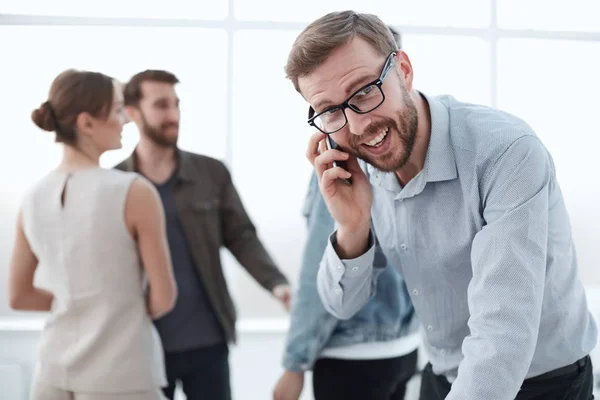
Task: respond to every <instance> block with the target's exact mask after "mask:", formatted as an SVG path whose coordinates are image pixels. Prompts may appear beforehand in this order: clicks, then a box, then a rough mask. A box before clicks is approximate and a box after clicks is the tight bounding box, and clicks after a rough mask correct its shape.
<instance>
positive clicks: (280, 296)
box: [271, 285, 292, 311]
mask: <svg viewBox="0 0 600 400" xmlns="http://www.w3.org/2000/svg"><path fill="white" fill-rule="evenodd" d="M271 293H272V294H273V296H275V298H276V299H277V300H279V301H280V302H281V304H282V305H283V307H284V308H285V309H286V310H287V311H290V307H291V305H292V291H291V289H290V286H289V285H277V286H275V287H274V288H273V290H272V291H271Z"/></svg>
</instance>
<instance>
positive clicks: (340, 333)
mask: <svg viewBox="0 0 600 400" xmlns="http://www.w3.org/2000/svg"><path fill="white" fill-rule="evenodd" d="M390 31H391V32H392V35H393V36H394V40H395V42H396V44H397V48H400V47H401V38H400V34H399V33H398V32H396V31H395V30H393V28H391V27H390ZM303 214H304V216H305V217H306V229H307V241H306V245H305V247H304V251H303V256H302V268H301V270H300V277H299V280H298V289H297V291H296V293H295V295H294V302H293V304H292V309H291V310H290V328H289V330H288V334H287V340H286V346H285V350H284V356H283V367H284V368H285V372H284V373H283V374H282V376H281V378H280V379H279V381H278V382H277V385H276V387H275V390H274V395H273V398H274V400H298V399H299V397H300V394H301V392H302V389H303V387H304V375H305V372H306V371H308V370H312V388H313V393H314V398H315V400H336V399H343V400H364V399H369V400H403V399H404V398H405V393H406V389H407V383H408V381H409V380H410V379H411V378H412V376H413V375H414V373H415V371H416V368H417V347H418V346H419V344H420V337H419V334H418V321H417V318H416V316H415V312H414V308H413V306H412V304H411V301H410V295H409V293H408V291H407V290H406V285H405V283H404V280H403V279H402V277H401V276H400V274H399V273H398V271H397V269H396V268H395V267H394V266H393V265H387V266H386V268H385V271H384V272H383V274H382V279H379V280H378V281H377V287H376V294H375V295H374V296H373V298H372V299H371V300H370V301H369V302H368V303H367V304H366V305H365V306H364V307H363V308H362V309H361V310H360V311H359V312H357V313H356V314H355V315H354V316H352V318H349V319H347V320H340V319H338V318H336V317H334V316H333V315H331V314H329V313H328V312H327V310H325V308H324V307H323V305H322V304H321V300H320V299H319V295H318V293H317V282H316V281H317V271H318V270H319V263H320V262H321V259H322V258H323V252H324V251H325V248H326V247H327V242H328V238H329V235H330V234H331V232H333V230H334V220H333V218H332V217H331V215H330V214H329V211H328V210H327V206H326V204H325V201H324V200H323V196H321V193H320V192H319V183H318V180H317V176H316V175H315V174H314V173H313V175H312V176H311V179H310V183H309V186H308V190H307V194H306V198H305V201H304V209H303Z"/></svg>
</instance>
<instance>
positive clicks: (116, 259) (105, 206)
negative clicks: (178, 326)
mask: <svg viewBox="0 0 600 400" xmlns="http://www.w3.org/2000/svg"><path fill="white" fill-rule="evenodd" d="M122 103H123V99H122V93H121V90H120V89H119V87H118V86H117V83H116V82H115V81H114V80H113V79H112V78H110V77H108V76H106V75H104V74H101V73H98V72H89V71H77V70H67V71H64V72H62V73H61V74H59V75H58V76H57V77H56V79H55V80H54V82H53V83H52V86H51V88H50V93H49V96H48V99H47V100H46V101H44V102H43V103H42V104H41V105H40V107H39V108H37V109H35V110H34V111H33V112H32V114H31V119H32V120H33V122H34V123H35V124H36V125H37V126H38V127H40V128H41V129H43V130H46V131H50V132H54V134H55V135H56V141H57V142H59V143H62V144H63V145H64V153H63V158H62V161H61V162H60V164H59V165H58V166H57V168H56V169H54V170H52V171H50V172H49V173H48V174H47V175H46V176H45V177H43V178H42V179H41V180H40V181H39V182H37V183H36V184H35V185H33V187H32V188H31V189H30V190H29V192H28V193H27V195H26V196H25V198H24V201H23V203H22V205H21V209H20V211H19V215H18V217H17V230H16V238H15V243H14V248H13V253H12V259H11V263H10V270H9V287H8V296H9V303H10V306H11V307H12V308H13V309H15V310H30V311H50V315H49V317H48V319H47V321H46V324H45V327H44V329H43V332H42V334H41V339H40V345H39V353H38V362H37V366H36V371H35V377H34V380H33V387H32V390H31V399H33V400H63V399H64V400H67V399H71V400H125V399H127V400H155V399H156V400H159V399H163V396H162V392H161V390H160V388H161V387H162V386H165V385H166V379H165V376H164V366H163V351H162V347H161V344H160V340H159V337H158V335H157V333H156V331H155V328H154V326H153V324H152V320H151V319H156V318H158V317H160V316H162V315H164V314H165V313H167V312H168V311H170V310H171V308H172V307H173V305H174V304H175V299H176V287H175V283H174V279H173V273H172V266H171V261H170V255H169V249H168V245H167V241H166V234H165V227H164V224H165V222H164V215H163V209H162V205H161V203H160V198H159V196H158V194H157V192H156V190H155V189H154V186H153V185H151V184H150V183H149V182H148V181H147V180H146V179H144V178H143V177H141V176H140V175H138V174H136V173H131V172H122V171H117V170H113V169H103V168H101V167H100V165H99V159H100V156H101V155H102V154H103V153H104V152H106V151H108V150H113V149H118V148H120V147H121V132H122V129H123V124H124V123H125V122H126V117H125V114H124V111H123V104H122ZM38 269H39V270H44V276H45V277H47V282H46V285H45V288H44V289H42V288H40V287H36V286H34V274H35V272H36V270H38ZM144 275H145V277H146V278H147V282H148V286H147V288H145V285H144Z"/></svg>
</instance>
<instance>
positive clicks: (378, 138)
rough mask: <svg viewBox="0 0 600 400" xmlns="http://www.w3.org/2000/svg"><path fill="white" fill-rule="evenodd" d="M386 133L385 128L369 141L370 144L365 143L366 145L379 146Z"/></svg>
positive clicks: (386, 129)
mask: <svg viewBox="0 0 600 400" xmlns="http://www.w3.org/2000/svg"><path fill="white" fill-rule="evenodd" d="M387 133H388V128H385V129H384V130H382V131H381V132H380V133H379V135H377V136H375V137H374V138H373V139H371V141H370V142H368V143H367V145H369V146H377V145H378V144H380V143H381V142H382V141H383V139H385V137H386V136H387Z"/></svg>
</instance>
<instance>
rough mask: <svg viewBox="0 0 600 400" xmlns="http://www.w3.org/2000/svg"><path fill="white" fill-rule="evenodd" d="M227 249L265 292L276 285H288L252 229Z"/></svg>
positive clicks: (241, 235) (231, 243)
mask: <svg viewBox="0 0 600 400" xmlns="http://www.w3.org/2000/svg"><path fill="white" fill-rule="evenodd" d="M227 248H228V249H229V251H231V253H232V254H233V255H234V257H235V258H236V259H237V261H238V262H239V263H240V265H241V266H242V267H244V268H245V269H246V270H247V271H248V273H249V274H250V275H251V276H252V277H253V278H254V279H255V280H256V281H257V282H258V283H259V284H260V285H261V286H262V287H263V288H265V289H266V290H268V291H271V290H272V289H273V288H274V287H275V286H277V285H282V284H288V280H287V278H286V277H285V275H283V273H282V272H281V271H280V270H279V268H277V266H276V265H275V262H274V261H273V259H272V258H271V256H270V255H269V253H268V252H267V250H266V249H265V247H264V246H263V244H262V243H261V241H260V239H259V238H258V236H257V235H256V232H255V231H254V230H253V229H252V230H248V231H245V232H243V233H242V234H240V235H239V238H238V239H237V240H234V241H232V242H230V243H229V245H228V246H227Z"/></svg>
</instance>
